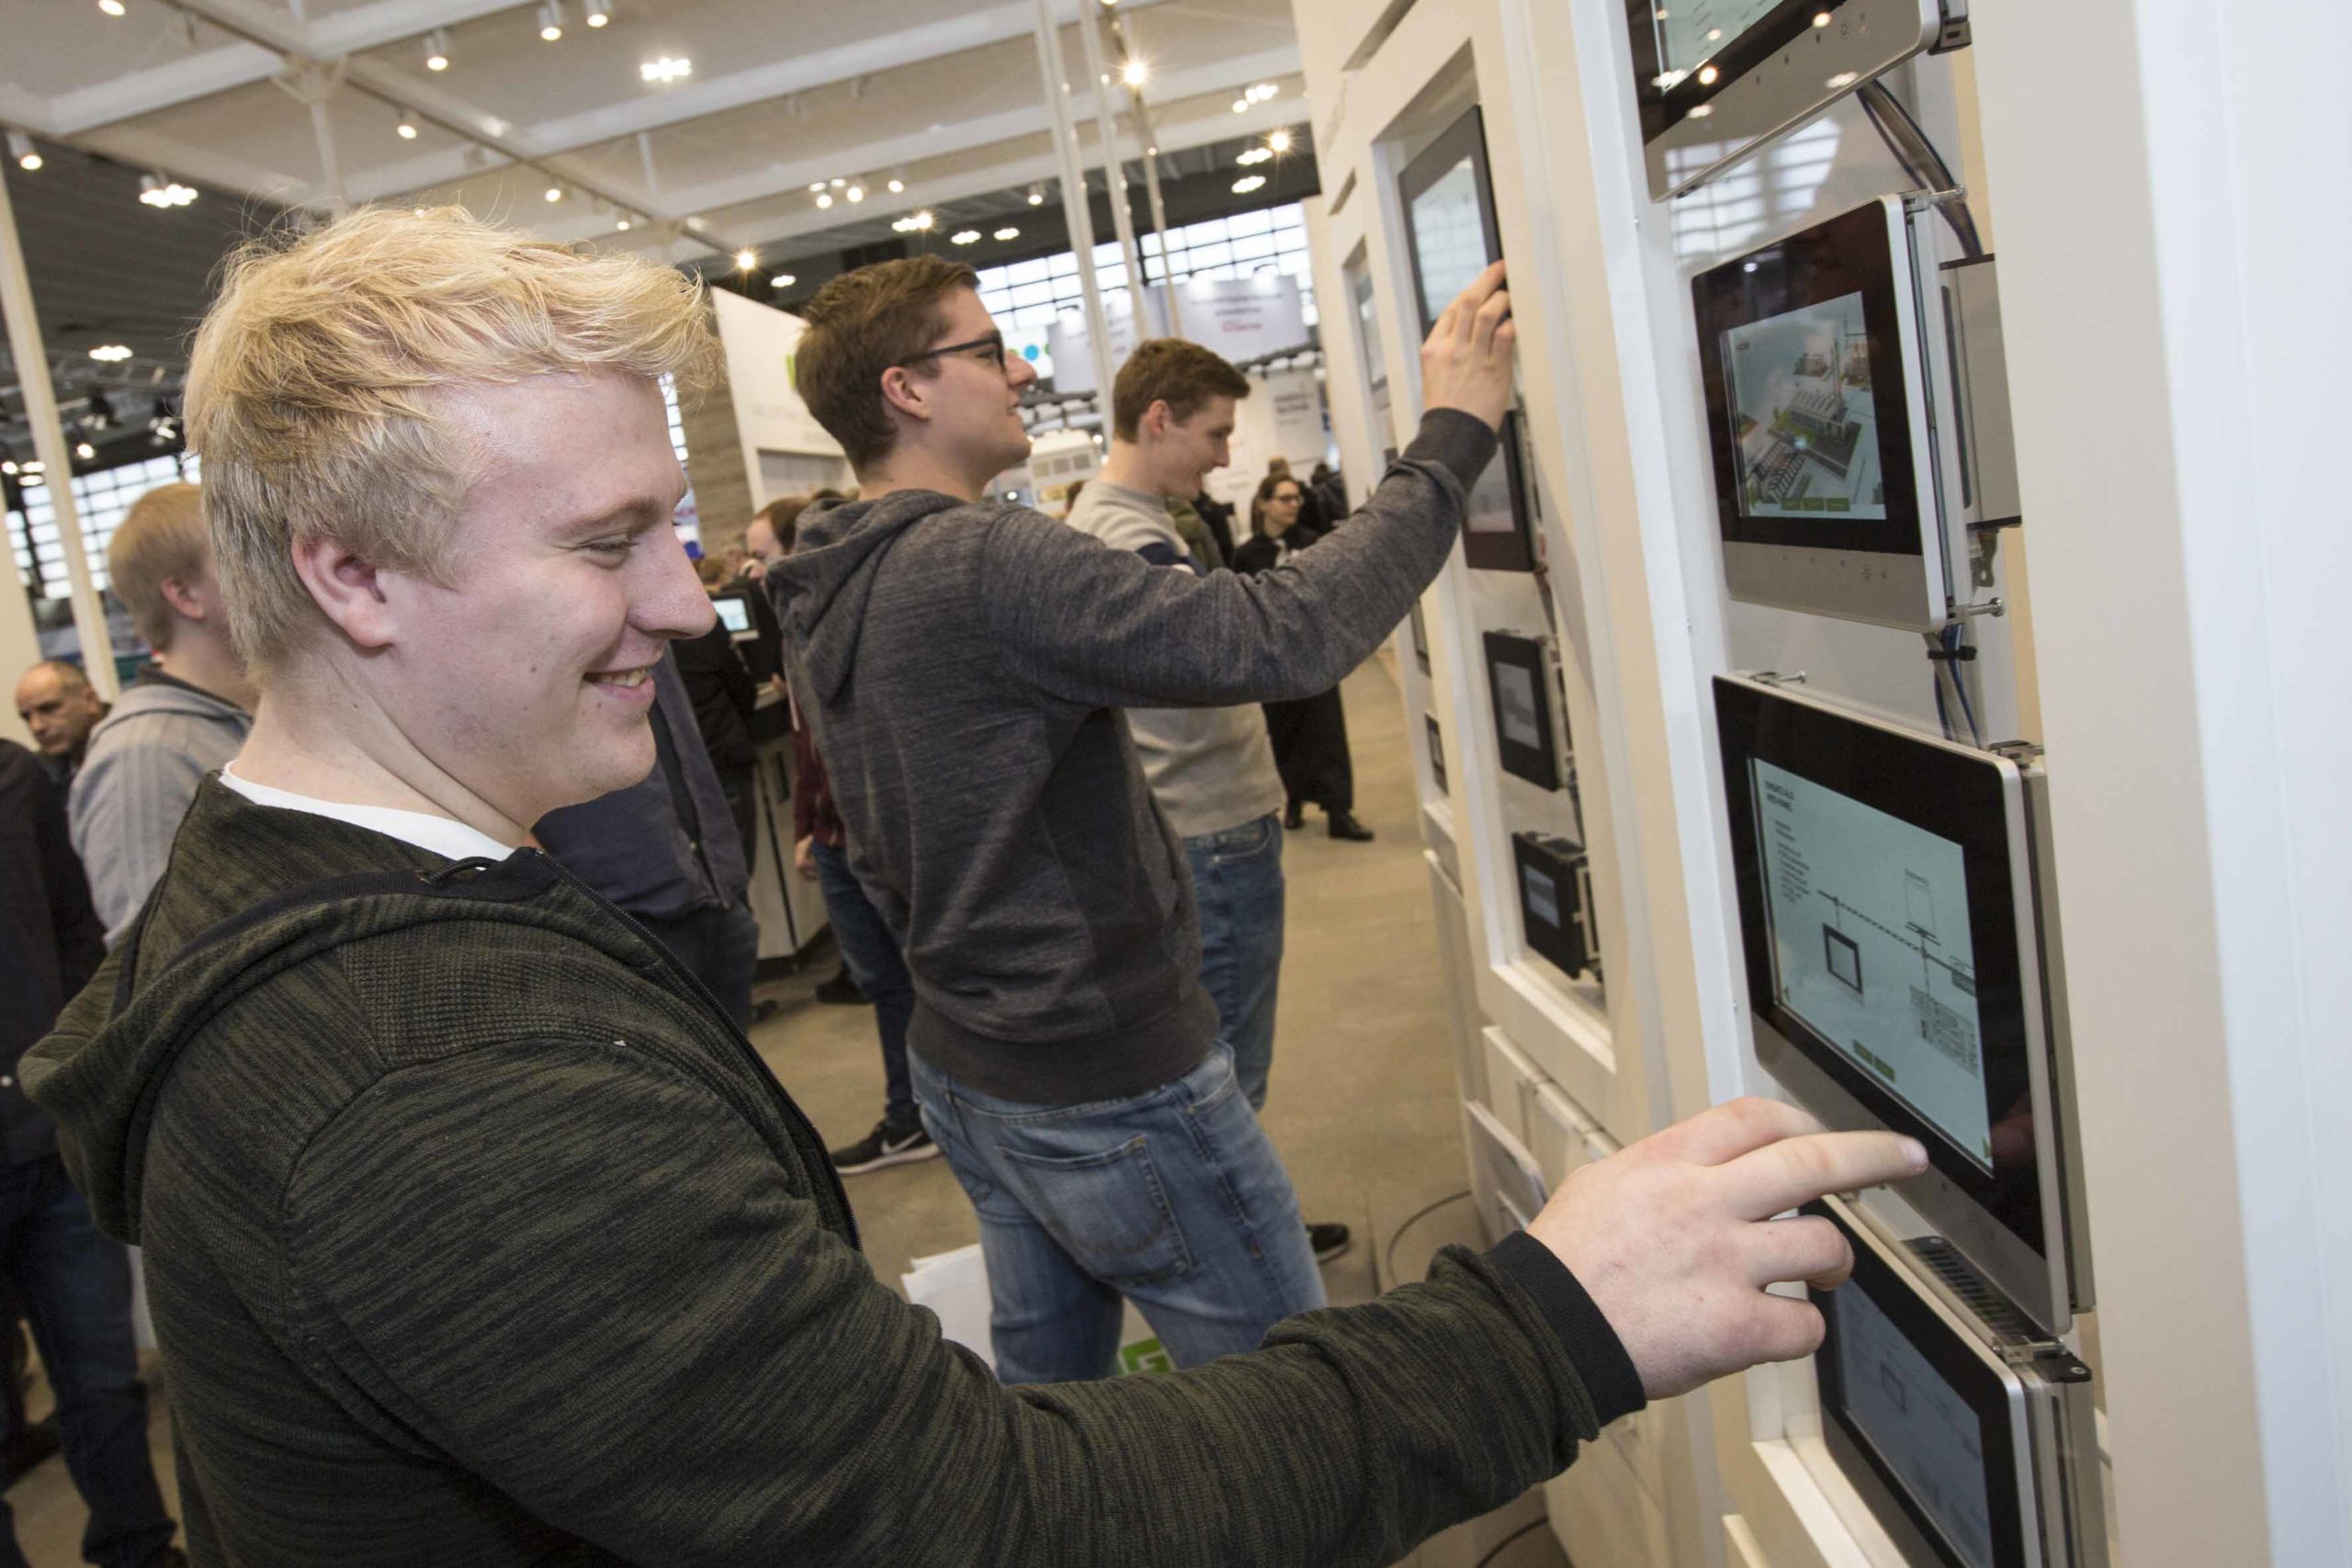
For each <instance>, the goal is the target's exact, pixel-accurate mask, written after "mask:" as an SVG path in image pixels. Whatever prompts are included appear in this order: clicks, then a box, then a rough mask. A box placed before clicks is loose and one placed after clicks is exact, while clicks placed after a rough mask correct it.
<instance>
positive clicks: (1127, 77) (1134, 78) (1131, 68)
mask: <svg viewBox="0 0 2352 1568" xmlns="http://www.w3.org/2000/svg"><path fill="white" fill-rule="evenodd" d="M1150 79H1151V71H1150V68H1149V67H1148V66H1146V65H1145V64H1144V62H1142V61H1140V60H1130V61H1128V62H1126V63H1125V65H1123V66H1121V67H1120V68H1119V80H1120V81H1122V82H1125V84H1126V85H1128V86H1130V87H1140V86H1142V85H1144V84H1145V83H1146V82H1148V81H1149V80H1150Z"/></svg>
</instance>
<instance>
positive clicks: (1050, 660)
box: [980, 409, 1496, 707]
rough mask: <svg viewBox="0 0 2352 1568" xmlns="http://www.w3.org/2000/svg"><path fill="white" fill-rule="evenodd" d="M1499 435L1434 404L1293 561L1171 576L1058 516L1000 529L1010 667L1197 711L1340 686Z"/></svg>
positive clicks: (1001, 642)
mask: <svg viewBox="0 0 2352 1568" xmlns="http://www.w3.org/2000/svg"><path fill="white" fill-rule="evenodd" d="M1495 445H1496V442H1495V434H1494V432H1493V431H1492V430H1491V429H1489V428H1488V427H1487V425H1486V424H1485V423H1483V422H1481V421H1479V420H1477V419H1476V418H1474V417H1472V416H1471V415H1468V414H1465V413H1462V412H1457V411H1455V410H1453V409H1433V410H1431V411H1430V413H1429V415H1428V416H1427V417H1426V418H1425V419H1424V420H1423V421H1422V423H1421V431H1420V434H1419V435H1418V436H1416V437H1415V438H1414V441H1413V444H1412V445H1411V446H1408V447H1407V448H1406V450H1405V453H1404V455H1403V456H1402V457H1399V458H1398V460H1397V462H1396V463H1395V464H1394V465H1392V466H1391V467H1390V468H1389V470H1388V473H1387V475H1386V477H1385V478H1384V479H1382V480H1381V483H1380V486H1379V488H1378V489H1377V490H1375V491H1374V492H1373V494H1372V497H1371V499H1370V500H1369V501H1367V502H1365V504H1364V507H1363V511H1362V512H1360V513H1357V514H1356V515H1355V517H1354V518H1353V519H1351V521H1350V522H1349V523H1348V525H1346V526H1345V527H1342V528H1340V529H1339V530H1337V531H1336V532H1334V533H1333V534H1332V535H1331V536H1329V537H1328V538H1326V539H1324V540H1323V541H1322V542H1321V543H1319V544H1317V546H1316V547H1315V548H1314V549H1312V550H1310V551H1306V552H1303V553H1301V554H1300V555H1299V556H1297V557H1296V558H1295V559H1294V560H1292V561H1291V562H1290V563H1289V564H1288V565H1286V566H1284V567H1283V568H1282V569H1281V570H1275V571H1269V572H1261V573H1260V574H1258V575H1256V576H1254V577H1250V576H1243V575H1241V574H1238V573H1232V572H1212V573H1210V574H1208V575H1207V576H1205V577H1195V576H1193V575H1192V574H1190V573H1182V572H1168V571H1159V570H1155V569H1153V568H1152V567H1151V566H1150V565H1149V564H1148V563H1147V562H1145V561H1143V560H1142V559H1140V558H1137V557H1136V556H1135V555H1134V554H1132V553H1131V552H1128V551H1123V550H1114V549H1111V548H1108V547H1104V546H1103V545H1102V544H1100V543H1099V542H1096V541H1093V540H1091V539H1088V538H1086V537H1084V536H1080V535H1079V534H1077V533H1076V532H1075V531H1073V530H1071V529H1069V528H1067V527H1064V526H1061V525H1056V524H1054V523H1052V522H1051V521H1050V520H1049V519H1046V518H1040V517H1034V516H1032V515H1030V514H1026V513H1011V514H1008V515H1007V516H1005V517H1004V518H1001V519H1000V520H999V521H998V523H997V524H996V525H995V527H996V529H997V534H996V536H995V537H994V538H992V539H991V541H990V549H989V554H988V557H987V565H986V567H985V569H984V571H983V574H982V577H983V581H982V583H981V585H980V592H981V593H982V594H983V596H984V597H983V604H984V607H985V613H986V614H987V615H988V616H989V626H990V629H991V630H992V632H993V633H994V635H995V637H996V639H997V645H998V648H999V649H1000V650H1001V656H1002V658H1003V660H1004V661H1005V665H1006V668H1007V669H1008V670H1009V671H1012V673H1013V674H1014V675H1015V676H1017V677H1018V678H1020V679H1021V680H1023V681H1024V682H1027V683H1028V684H1030V685H1031V686H1033V687H1035V689H1037V690H1038V691H1040V692H1043V693H1046V694H1049V695H1051V696H1054V697H1057V698H1059V699H1061V700H1063V701H1066V702H1069V703H1072V704H1075V705H1083V706H1089V707H1197V706H1217V705H1231V704H1235V703H1244V702H1272V701H1279V700H1283V699H1287V698H1297V697H1306V696H1311V695H1313V694H1316V693H1317V692H1321V691H1326V690H1329V688H1330V687H1331V686H1333V685H1336V684H1337V683H1338V682H1339V681H1340V678H1341V677H1343V676H1344V675H1346V674H1347V672H1348V671H1351V670H1352V669H1354V668H1355V667H1356V666H1357V665H1358V664H1360V663H1362V662H1363V660H1364V659H1365V658H1366V657H1368V656H1369V655H1370V654H1371V652H1372V650H1373V649H1374V648H1376V647H1378V646H1379V643H1380V640H1381V639H1382V638H1383V637H1386V636H1387V635H1388V634H1389V632H1390V631H1391V630H1393V629H1394V628H1395V627H1396V625H1397V622H1398V621H1400V620H1402V619H1403V618H1404V615H1405V613H1406V611H1407V610H1408V609H1409V608H1410V607H1411V605H1412V603H1413V601H1414V600H1415V599H1417V598H1419V596H1420V593H1421V592H1422V590H1423V589H1425V588H1427V587H1428V586H1429V584H1430V579H1432V578H1434V577H1435V576H1436V575H1437V573H1438V571H1439V570H1440V569H1441V568H1442V567H1443V566H1444V564H1445V559H1446V556H1447V554H1448V552H1449V551H1451V550H1452V548H1453V539H1454V536H1455V535H1456V533H1457V532H1458V531H1459V529H1460V527H1461V523H1462V514H1463V508H1464V502H1465V499H1466V497H1467V494H1468V491H1469V487H1470V485H1471V484H1473V483H1474V482H1476V479H1477V477H1478V474H1479V472H1480V470H1482V469H1483V468H1485V467H1486V466H1487V462H1488V461H1490V460H1491V459H1492V458H1493V457H1494V453H1495Z"/></svg>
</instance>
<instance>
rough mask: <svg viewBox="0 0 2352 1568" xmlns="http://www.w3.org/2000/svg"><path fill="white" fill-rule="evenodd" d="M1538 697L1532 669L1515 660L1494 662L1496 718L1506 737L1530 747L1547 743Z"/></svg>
mask: <svg viewBox="0 0 2352 1568" xmlns="http://www.w3.org/2000/svg"><path fill="white" fill-rule="evenodd" d="M1538 700H1539V699H1538V698H1537V696H1536V694H1535V677H1534V675H1533V674H1532V672H1531V671H1526V670H1522V669H1521V668H1520V667H1519V666H1518V665H1516V664H1497V665H1496V666H1495V722H1496V723H1497V724H1498V725H1500V726H1501V727H1502V732H1503V737H1504V739H1508V740H1511V741H1513V742H1516V743H1517V744H1519V745H1521V746H1528V747H1541V746H1543V745H1544V744H1545V741H1544V729H1543V718H1542V716H1541V710H1540V709H1539V708H1538V707H1537V706H1536V704H1537V702H1538Z"/></svg>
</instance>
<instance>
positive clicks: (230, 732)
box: [67, 669, 254, 947]
mask: <svg viewBox="0 0 2352 1568" xmlns="http://www.w3.org/2000/svg"><path fill="white" fill-rule="evenodd" d="M253 727H254V719H253V715H251V714H249V713H247V712H246V711H245V710H244V709H243V708H241V707H239V706H238V705H236V704H234V703H232V702H230V701H229V700H228V699H227V698H225V697H216V696H214V695H213V694H211V693H209V692H207V691H204V690H202V689H200V688H198V687H196V686H191V685H189V684H188V683H187V682H185V681H180V680H175V679H174V678H173V677H171V676H169V675H166V674H164V672H163V671H160V670H153V669H149V670H144V671H141V672H140V675H139V678H138V680H136V681H134V682H131V685H130V690H128V691H126V692H124V693H123V694H122V700H121V701H120V702H118V703H116V704H115V705H114V711H113V712H112V713H110V714H108V715H107V716H106V717H105V718H103V719H101V720H99V721H98V726H97V728H95V729H93V730H91V731H90V749H89V750H88V751H87V752H86V753H85V754H84V756H83V759H82V771H81V772H80V773H75V774H74V791H73V796H72V801H71V804H70V806H69V807H68V813H67V815H68V818H69V820H70V822H71V824H72V829H73V833H74V852H75V853H77V854H79V855H80V856H81V857H82V868H83V870H85V872H87V873H88V874H89V877H90V897H91V900H92V901H93V902H94V903H96V905H97V907H98V919H102V920H104V921H105V922H106V924H107V946H108V947H112V946H113V945H114V944H115V943H116V942H119V941H120V940H121V938H122V933H123V932H124V931H126V930H128V929H129V928H130V921H131V919H132V917H134V916H136V915H137V914H138V913H139V906H141V904H144V903H145V902H147V895H148V893H149V892H151V891H152V890H153V888H154V886H155V883H156V880H157V879H158V878H160V877H161V876H162V875H163V874H164V863H165V862H167V861H169V860H170V859H171V853H172V837H173V835H174V834H175V833H177V832H178V831H179V830H180V818H183V817H186V816H187V808H188V803H189V802H190V801H192V800H194V799H195V798H196V786H197V785H198V784H201V783H203V782H204V775H205V774H207V773H213V772H216V771H217V770H219V769H220V767H221V766H222V765H224V764H225V763H227V762H229V761H231V760H232V759H233V758H234V757H235V756H236V755H237V753H238V752H239V751H240V750H243V748H244V744H245V736H246V734H247V732H249V731H250V730H251V729H252V728H253Z"/></svg>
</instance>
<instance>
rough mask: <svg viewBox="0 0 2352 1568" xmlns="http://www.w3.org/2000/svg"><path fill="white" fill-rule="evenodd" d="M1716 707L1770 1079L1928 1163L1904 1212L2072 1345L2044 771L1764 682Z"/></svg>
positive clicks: (1752, 1004) (2073, 1263) (2067, 1171)
mask: <svg viewBox="0 0 2352 1568" xmlns="http://www.w3.org/2000/svg"><path fill="white" fill-rule="evenodd" d="M1714 691H1715V713H1716V719H1717V723H1718V727H1719V732H1720V735H1721V740H1722V749H1723V765H1724V795H1725V804H1726V807H1727V811H1728V821H1727V824H1726V826H1727V827H1728V829H1729V833H1730V840H1731V849H1732V869H1733V878H1734V882H1735V884H1736V890H1737V894H1738V912H1739V930H1740V940H1741V947H1742V952H1743V954H1744V957H1745V961H1746V968H1747V989H1748V1001H1749V1014H1750V1017H1751V1019H1752V1021H1753V1024H1754V1030H1755V1044H1756V1055H1757V1059H1758V1062H1759V1063H1760V1064H1761V1066H1763V1067H1764V1069H1765V1071H1767V1072H1769V1073H1770V1074H1771V1075H1772V1077H1774V1078H1776V1079H1778V1080H1779V1081H1780V1082H1781V1085H1782V1086H1783V1087H1785V1088H1786V1089H1788V1090H1789V1092H1790V1093H1791V1094H1792V1096H1793V1097H1794V1098H1795V1099H1796V1100H1798V1101H1800V1102H1801V1103H1803V1104H1804V1106H1806V1107H1807V1108H1808V1109H1810V1110H1811V1111H1814V1112H1815V1114H1816V1115H1819V1116H1820V1117H1821V1118H1822V1119H1823V1120H1824V1121H1825V1122H1829V1123H1831V1124H1832V1125H1835V1126H1840V1127H1855V1128H1870V1127H1891V1128H1893V1129H1894V1130H1896V1131H1898V1132H1902V1133H1907V1134H1911V1135H1912V1136H1914V1137H1917V1138H1918V1139H1919V1140H1920V1141H1921V1142H1922V1143H1923V1144H1925V1145H1927V1148H1928V1159H1929V1167H1928V1171H1927V1172H1926V1173H1925V1174H1924V1175H1922V1176H1919V1177H1917V1178H1916V1179H1912V1180H1910V1181H1907V1182H1905V1183H1903V1184H1902V1185H1901V1186H1900V1188H1899V1189H1897V1190H1898V1192H1899V1193H1900V1195H1901V1197H1902V1198H1903V1199H1904V1200H1905V1201H1906V1202H1908V1203H1909V1204H1910V1205H1911V1206H1912V1207H1913V1208H1914V1209H1916V1210H1917V1212H1918V1213H1919V1214H1921V1215H1922V1216H1923V1217H1924V1218H1925V1219H1926V1220H1927V1221H1928V1224H1932V1225H1933V1226H1935V1227H1936V1229H1937V1230H1938V1231H1939V1232H1940V1233H1941V1234H1942V1235H1944V1236H1945V1237H1947V1238H1948V1239H1949V1240H1950V1241H1951V1243H1952V1245H1953V1246H1954V1247H1956V1248H1958V1249H1959V1251H1960V1253H1961V1254H1962V1256H1963V1257H1965V1258H1967V1260H1968V1261H1969V1262H1970V1263H1971V1264H1972V1265H1973V1267H1975V1268H1976V1269H1978V1270H1980V1271H1981V1272H1982V1274H1983V1275H1984V1277H1985V1280H1987V1281H1988V1282H1989V1283H1990V1284H1991V1285H1992V1286H1993V1287H1994V1288H1995V1289H1996V1290H1998V1291H1999V1292H2001V1293H2002V1294H2003V1295H2005V1296H2006V1297H2007V1299H2008V1300H2010V1301H2012V1302H2014V1303H2016V1304H2017V1306H2018V1308H2019V1309H2020V1310H2021V1311H2022V1312H2023V1313H2024V1314H2026V1315H2028V1316H2029V1317H2030V1318H2031V1319H2032V1320H2033V1321H2034V1322H2036V1323H2039V1324H2041V1325H2043V1326H2045V1327H2046V1328H2048V1329H2049V1330H2050V1331H2051V1332H2052V1333H2064V1332H2065V1331H2066V1330H2067V1329H2068V1327H2069V1326H2070V1325H2071V1324H2072V1322H2073V1316H2074V1311H2075V1308H2076V1307H2078V1306H2087V1305H2088V1304H2089V1301H2090V1288H2089V1280H2090V1276H2089V1269H2088V1267H2087V1264H2086V1261H2085V1260H2086V1258H2087V1256H2088V1254H2087V1249H2086V1237H2085V1235H2084V1232H2083V1224H2082V1213H2081V1207H2082V1206H2081V1196H2080V1186H2079V1177H2078V1171H2077V1168H2075V1165H2074V1164H2073V1154H2074V1150H2075V1145H2076V1140H2075V1138H2074V1137H2073V1135H2072V1128H2071V1124H2070V1121H2069V1114H2068V1106H2067V1100H2066V1096H2065V1094H2064V1086H2065V1084H2066V1083H2067V1082H2068V1081H2069V1074H2068V1072H2067V1069H2066V1067H2065V1065H2064V1041H2063V1040H2056V1039H2054V1038H2053V1034H2054V1028H2053V1016H2054V1015H2053V1012H2052V1009H2051V1008H2050V1007H2049V1005H2048V999H2047V995H2046V991H2045V977H2044V976H2045V964H2046V962H2047V960H2046V953H2045V947H2044V930H2043V920H2042V914H2043V908H2042V906H2043V898H2042V897H2041V878H2042V877H2044V876H2045V875H2046V874H2047V871H2048V865H2047V852H2046V847H2045V846H2041V845H2038V844H2037V842H2036V840H2035V839H2034V836H2033V830H2032V828H2031V826H2030V824H2031V822H2032V820H2033V819H2035V818H2040V817H2041V816H2043V815H2044V813H2043V812H2042V811H2041V773H2040V770H2039V769H2036V768H2030V767H2026V766H2021V765H2020V764H2019V763H2018V761H2013V760H2011V759H2010V758H2008V757H2006V756H2002V755H1998V754H1996V753H1993V752H1989V751H1979V750H1973V749H1971V748H1969V747H1965V746H1958V745H1953V744H1951V743H1948V742H1945V741H1941V740H1938V739H1930V738H1928V737H1927V736H1924V735H1920V734H1917V733H1915V732H1913V731H1910V730H1907V729H1903V728H1896V727H1894V726H1892V725H1888V724H1883V723H1880V722H1878V721H1877V720H1874V719H1871V718H1866V717H1862V716H1857V715H1854V714H1850V713H1848V712H1845V711H1843V710H1841V709H1838V708H1837V707H1833V706H1831V705H1827V704H1826V703H1822V702H1819V701H1816V700H1815V699H1813V698H1811V697H1808V696H1803V695H1800V694H1796V693H1794V692H1790V691H1786V690H1782V689H1780V688H1777V687H1773V686H1770V685H1766V684H1763V683H1760V682H1756V681H1749V680H1743V679H1736V678H1729V677H1717V679H1716V681H1715V687H1714ZM2052 946H2053V947H2054V938H2052Z"/></svg>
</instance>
